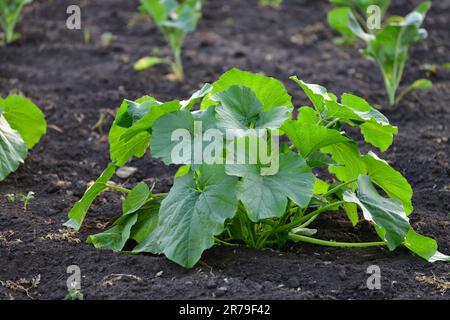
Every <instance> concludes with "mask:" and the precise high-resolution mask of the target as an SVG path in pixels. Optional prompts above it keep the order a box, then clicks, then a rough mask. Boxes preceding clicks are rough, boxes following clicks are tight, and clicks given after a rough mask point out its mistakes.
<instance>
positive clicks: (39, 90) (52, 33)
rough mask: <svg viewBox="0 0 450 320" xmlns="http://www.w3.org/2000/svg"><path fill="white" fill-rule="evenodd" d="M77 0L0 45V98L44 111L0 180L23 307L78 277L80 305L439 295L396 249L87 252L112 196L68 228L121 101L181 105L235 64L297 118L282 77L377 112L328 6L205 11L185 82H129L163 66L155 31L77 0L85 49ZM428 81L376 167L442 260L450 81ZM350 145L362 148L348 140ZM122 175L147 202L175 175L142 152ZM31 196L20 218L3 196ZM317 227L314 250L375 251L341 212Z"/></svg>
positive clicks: (393, 115) (188, 52)
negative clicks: (73, 21)
mask: <svg viewBox="0 0 450 320" xmlns="http://www.w3.org/2000/svg"><path fill="white" fill-rule="evenodd" d="M77 2H78V1H73V0H61V1H44V0H38V1H35V2H33V4H32V5H30V6H28V7H27V8H26V9H25V10H24V20H23V22H22V23H20V25H19V28H18V31H19V32H21V34H22V38H21V40H20V41H19V42H17V43H14V44H12V45H10V46H8V47H3V48H0V95H1V96H6V95H7V94H8V93H10V92H23V93H24V94H25V95H26V96H27V97H29V98H31V99H32V100H33V101H34V102H35V103H36V104H38V105H39V106H41V107H42V108H43V111H44V113H45V114H46V117H47V121H48V123H49V124H50V125H51V126H50V128H49V130H48V133H47V135H46V136H45V137H44V138H43V139H42V141H41V142H40V143H39V145H38V146H37V147H36V148H35V149H34V150H32V151H31V154H30V156H29V158H28V159H27V160H26V163H25V164H24V165H22V166H21V168H20V169H19V170H18V171H17V172H16V173H14V174H12V175H11V176H10V177H9V178H8V179H7V180H5V181H3V182H2V183H1V184H0V198H1V199H0V208H1V211H0V232H1V234H0V235H1V237H0V257H1V258H0V280H2V281H6V280H13V281H16V280H18V279H20V278H27V279H31V278H32V277H33V276H36V275H38V274H40V275H41V281H40V284H39V285H38V286H37V288H34V289H32V290H30V293H31V296H32V297H33V298H37V299H63V298H64V296H65V294H66V292H67V288H66V279H67V276H68V274H67V273H66V268H67V266H69V265H79V266H80V268H81V274H82V283H81V285H82V292H83V293H84V295H85V298H86V299H120V298H122V299H133V298H142V299H205V298H234V299H312V298H314V299H401V298H406V299H427V298H436V299H448V298H449V297H450V293H449V292H447V293H445V292H444V291H442V290H439V287H438V285H437V284H436V283H435V284H433V283H434V282H433V281H429V282H430V283H424V281H419V280H420V279H423V278H420V277H421V276H433V275H435V276H436V277H437V278H442V279H447V281H448V278H449V276H450V269H449V267H448V264H447V265H446V264H444V263H435V264H429V263H427V262H425V261H423V260H421V259H420V258H416V257H413V256H412V255H411V254H409V253H408V252H407V250H405V249H401V248H400V249H398V250H396V251H395V252H388V251H387V250H385V249H380V248H368V249H336V248H324V247H319V246H313V245H308V244H294V243H292V244H289V245H288V246H287V247H286V248H285V249H284V250H283V251H282V252H276V251H273V250H270V249H266V250H255V249H249V248H244V247H237V248H235V247H233V248H231V247H221V246H218V247H214V248H212V249H210V250H208V251H207V252H206V253H205V254H204V256H203V258H202V260H201V262H200V263H199V264H198V265H197V266H196V267H195V268H193V269H192V270H184V269H182V268H181V267H179V266H177V265H175V264H174V263H172V262H170V261H168V260H167V259H166V258H164V257H162V256H153V255H135V256H133V255H126V254H120V253H113V252H110V251H106V250H96V249H94V248H93V247H91V246H89V245H87V244H85V243H84V241H85V239H86V237H87V236H88V235H89V234H92V233H96V232H99V231H100V229H101V228H102V227H104V226H105V224H107V223H111V222H112V221H113V219H114V218H115V217H117V215H118V214H119V212H120V195H118V194H115V193H111V192H107V193H105V194H104V195H102V196H101V197H100V198H99V199H98V200H96V202H95V203H94V205H93V207H92V209H91V211H90V212H89V215H88V217H87V219H86V222H85V226H84V227H83V228H82V229H81V232H80V233H79V234H71V233H67V232H66V231H65V230H63V228H62V223H63V222H64V221H65V220H66V217H67V212H68V210H69V209H70V208H71V206H72V205H73V204H74V202H75V201H77V200H78V199H79V198H80V197H81V195H82V194H83V192H84V190H85V188H86V185H87V183H88V182H89V181H92V180H94V179H95V178H96V177H97V176H98V175H99V173H100V172H101V171H102V169H103V168H104V167H105V165H106V164H107V162H108V143H107V140H106V134H107V131H108V128H109V126H110V124H111V122H112V119H113V114H114V112H115V110H116V108H118V106H119V105H120V103H121V100H122V99H123V98H129V99H135V98H138V97H140V96H142V95H144V94H149V95H154V96H155V97H156V98H158V99H159V100H162V101H164V100H169V99H176V98H185V97H188V96H189V95H190V93H192V92H193V91H195V90H196V89H198V88H199V87H200V86H201V85H202V84H203V83H204V82H212V81H214V80H215V79H216V78H217V77H218V76H219V75H220V74H221V73H222V72H224V71H226V70H228V69H229V68H231V67H238V68H241V69H245V70H249V71H254V72H259V71H262V72H264V73H266V74H268V75H271V76H275V77H277V78H279V79H281V80H282V81H283V82H284V84H285V85H286V86H287V88H288V91H289V92H290V93H291V95H293V97H294V103H295V105H296V106H300V105H302V104H306V103H307V100H306V99H305V96H304V95H303V94H302V93H301V92H300V90H299V88H298V87H296V85H295V84H294V83H292V82H290V81H289V80H288V76H290V75H292V74H296V75H298V76H299V77H300V78H301V79H304V80H305V81H307V82H311V83H318V84H321V85H323V86H325V87H327V88H328V89H329V90H330V91H332V92H334V93H336V94H341V93H344V92H352V93H355V94H357V95H360V96H362V97H364V98H366V99H367V100H368V101H369V102H371V103H374V104H378V105H383V104H385V91H384V87H383V83H382V80H381V75H380V73H379V71H378V70H377V67H376V66H375V65H374V64H373V63H371V62H369V61H367V60H366V59H364V58H363V57H361V56H360V54H359V53H358V51H357V49H356V48H354V47H339V46H336V45H335V44H333V42H332V39H333V37H334V36H335V35H334V34H333V32H332V31H331V30H330V29H329V27H328V26H327V25H326V12H327V10H328V9H329V7H330V5H329V4H328V1H325V0H321V1H313V0H301V1H300V0H285V1H284V3H283V5H282V8H281V9H280V10H279V11H278V10H273V9H264V8H258V7H257V6H256V3H257V2H256V1H255V0H253V1H239V0H232V1H227V0H214V1H207V4H206V6H205V8H204V17H203V19H202V20H201V22H200V24H199V26H198V30H197V32H195V33H194V34H190V35H189V36H188V38H187V41H186V43H185V46H184V53H183V54H184V63H185V67H186V70H185V71H186V72H185V73H186V80H185V81H184V82H183V83H177V82H172V81H170V80H168V79H167V78H165V77H164V75H165V74H167V72H168V70H167V69H166V68H165V67H164V66H158V67H156V68H154V69H152V70H148V71H146V72H142V73H137V72H135V71H133V68H132V66H133V63H134V62H135V61H136V60H137V59H138V58H140V57H142V56H144V55H147V54H148V52H149V51H150V50H151V49H152V48H155V47H159V48H162V51H163V53H164V54H169V52H168V51H167V47H166V46H165V42H164V40H163V38H162V36H161V34H160V33H159V32H158V30H157V28H156V27H155V26H153V25H152V24H151V23H150V22H149V21H147V20H146V19H143V18H142V17H140V16H139V14H137V6H138V1H137V0H134V1H121V0H84V1H79V2H78V4H79V5H80V6H81V11H82V24H83V28H88V29H89V32H90V34H91V41H90V42H89V43H88V44H85V43H84V42H83V31H72V30H68V29H66V28H65V19H66V17H67V16H66V8H67V6H69V5H70V4H77ZM412 2H414V4H417V3H418V1H412ZM412 8H413V5H412V4H411V3H410V1H400V0H399V1H393V5H392V6H391V8H390V10H389V12H390V13H391V14H393V13H396V14H405V13H407V12H408V10H410V9H412ZM448 10H449V6H448V4H446V2H445V1H435V2H434V4H433V8H432V9H431V11H430V13H429V15H428V17H427V19H426V21H425V28H426V29H428V31H429V38H428V39H427V41H426V42H424V43H422V44H419V45H417V46H414V47H413V48H412V50H411V59H410V60H409V62H408V68H407V70H406V74H405V76H404V82H403V83H411V82H413V81H414V80H415V79H417V78H420V77H425V76H426V73H425V71H421V70H420V68H419V67H420V65H422V64H424V63H436V64H442V63H445V62H448V60H446V59H448V52H449V51H450V34H449V32H448V20H449V18H450V17H449V15H448V12H449V11H448ZM104 32H111V33H113V34H114V35H115V36H116V37H117V38H116V39H115V40H114V41H113V42H112V43H111V44H110V45H109V46H108V47H102V46H101V44H100V37H101V34H102V33H104ZM430 79H431V80H432V81H433V82H434V87H433V89H431V90H429V91H426V92H425V91H424V92H415V93H413V94H411V95H409V96H407V97H406V98H405V99H404V100H403V102H402V103H401V105H400V106H399V108H398V110H396V111H395V112H394V111H388V112H385V113H386V115H387V116H388V117H389V118H390V119H391V121H392V123H394V124H395V125H397V126H398V127H399V134H398V135H397V136H396V138H395V141H394V144H393V146H392V147H391V149H390V150H389V151H388V152H387V153H386V154H383V155H382V156H383V157H385V159H387V160H388V161H389V162H390V163H391V164H392V165H393V166H394V167H395V168H396V169H399V170H400V171H401V172H402V173H403V174H404V175H405V176H406V177H407V179H408V180H409V181H410V183H411V184H412V186H413V188H414V190H415V193H414V199H413V200H414V206H415V211H414V213H413V215H412V216H411V218H412V224H413V226H414V227H415V229H416V230H418V231H419V232H420V233H423V234H425V235H428V236H432V237H434V238H435V239H436V240H437V241H438V243H439V245H440V250H441V251H442V252H444V253H447V254H448V253H450V233H449V228H450V227H449V224H450V216H449V214H448V213H449V211H450V179H449V175H450V168H449V162H448V156H449V154H450V145H449V141H448V137H449V136H450V126H449V123H450V70H448V69H444V68H438V71H437V73H436V74H435V75H432V76H431V77H430ZM101 113H103V114H104V115H105V119H106V121H105V123H103V125H102V126H101V128H100V129H101V130H93V129H92V127H93V126H94V125H95V123H96V122H97V120H98V119H99V117H100V114H101ZM352 134H353V135H354V136H355V137H357V139H358V142H360V143H361V144H363V143H362V139H361V138H360V137H359V133H358V132H352ZM363 150H364V151H367V150H368V149H367V148H365V147H363ZM130 165H132V166H136V167H138V168H139V171H138V172H137V173H136V174H135V175H134V176H133V177H132V178H130V179H128V180H127V181H125V180H121V181H120V182H121V183H124V184H125V185H126V186H132V185H133V184H135V183H137V182H138V181H140V180H142V179H146V182H148V183H153V182H155V183H156V189H157V191H167V190H169V188H170V186H171V184H172V179H171V176H172V174H173V173H174V172H175V170H176V168H174V167H165V166H164V165H163V164H162V163H161V162H160V161H158V160H155V159H152V158H150V156H146V157H144V158H143V159H138V160H133V161H132V162H131V164H130ZM117 181H119V180H117ZM27 191H34V192H36V199H33V200H32V202H31V204H30V205H29V208H28V210H27V211H24V210H23V209H22V206H21V204H20V203H8V202H7V201H6V198H5V197H4V196H3V195H5V194H7V193H20V192H27ZM317 228H318V229H319V230H320V231H319V234H318V237H321V238H324V239H333V238H334V239H336V240H342V241H367V240H374V239H376V237H375V235H374V232H373V230H372V228H371V227H370V226H369V225H368V224H365V223H362V224H360V225H358V226H357V227H356V228H353V227H352V226H351V225H350V223H349V222H348V221H347V220H346V218H345V216H344V214H342V213H340V214H339V213H338V214H336V213H334V214H324V215H323V217H320V219H318V220H317ZM60 230H61V231H60ZM17 239H19V240H20V241H16V240H17ZM79 240H81V242H79ZM369 265H378V266H379V267H380V268H381V276H382V278H381V279H382V280H381V284H382V287H381V290H368V289H367V286H366V280H367V278H368V276H369V275H368V274H367V273H366V270H367V267H368V266H369ZM160 271H163V272H162V273H161V272H160ZM114 274H128V276H127V275H125V276H114ZM129 275H133V276H134V277H132V276H129ZM108 280H109V281H108ZM8 298H15V299H28V297H27V295H25V294H24V293H23V292H20V290H19V291H17V290H16V291H15V290H11V289H10V288H7V286H0V299H8Z"/></svg>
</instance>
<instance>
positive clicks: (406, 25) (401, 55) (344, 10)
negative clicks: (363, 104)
mask: <svg viewBox="0 0 450 320" xmlns="http://www.w3.org/2000/svg"><path fill="white" fill-rule="evenodd" d="M332 2H333V3H335V4H337V5H339V6H340V7H338V8H335V9H333V10H331V11H330V12H329V13H328V22H329V24H330V26H331V27H332V28H333V29H335V30H336V31H338V32H340V33H341V34H342V35H343V37H344V38H345V39H347V42H351V41H352V40H354V39H355V38H359V39H361V40H362V41H364V42H365V43H366V45H367V46H366V48H365V49H364V50H362V53H363V55H364V56H365V57H367V58H368V59H370V60H372V61H374V62H376V63H377V64H378V66H379V67H380V70H381V72H382V74H383V79H384V83H385V86H386V91H387V94H388V98H389V103H390V105H391V106H393V105H395V104H398V102H399V101H400V99H401V98H402V97H403V96H404V95H405V94H406V93H408V92H410V91H411V90H414V89H429V88H430V87H431V85H432V84H431V82H430V81H429V80H425V79H420V80H417V81H416V82H415V83H413V84H412V85H411V86H409V87H408V88H407V89H405V90H404V91H403V92H402V93H401V94H399V95H398V96H397V89H398V87H399V85H400V82H401V79H402V76H403V71H404V68H405V65H406V62H407V60H408V52H409V47H410V46H411V45H413V44H416V43H418V42H421V41H423V40H425V39H426V37H427V32H426V30H425V29H423V28H421V25H422V23H423V20H424V19H425V15H426V13H427V11H428V9H429V8H430V7H431V2H430V1H425V2H423V3H422V4H420V5H419V6H418V7H417V8H416V9H415V10H413V11H412V12H411V13H409V14H408V15H407V16H405V17H404V18H402V17H395V19H394V17H390V18H389V19H387V21H386V22H385V24H384V25H383V26H382V27H380V29H379V30H370V29H368V28H367V27H366V20H365V18H364V17H361V15H359V13H358V10H357V8H356V7H358V8H359V9H360V10H363V8H364V6H366V5H367V4H368V3H369V1H362V4H361V5H362V6H359V5H358V6H356V5H353V4H355V3H356V2H354V1H340V0H337V1H332ZM381 2H383V3H381V5H380V4H379V5H380V7H381V8H382V11H383V12H384V10H385V9H386V8H387V5H388V2H387V1H381ZM374 4H376V3H374Z"/></svg>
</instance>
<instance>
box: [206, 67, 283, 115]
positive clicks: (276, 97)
mask: <svg viewBox="0 0 450 320" xmlns="http://www.w3.org/2000/svg"><path fill="white" fill-rule="evenodd" d="M233 85H241V86H245V87H247V88H250V89H251V90H252V91H253V92H254V93H255V94H256V97H257V98H258V100H259V101H260V102H261V104H262V106H263V108H262V111H267V110H269V109H272V108H274V107H292V102H291V99H292V98H291V96H290V95H289V94H288V93H287V91H286V89H285V88H284V86H283V84H282V83H281V82H280V81H278V80H277V79H275V78H271V77H266V76H263V75H259V74H255V73H251V72H246V71H241V70H239V69H236V68H233V69H231V70H229V71H227V72H225V73H224V74H222V75H221V76H220V78H219V80H217V81H216V82H214V83H213V84H212V86H213V89H212V91H211V92H210V93H209V94H208V95H207V96H206V97H205V98H204V99H203V101H202V104H201V107H202V109H204V108H207V107H209V106H212V105H215V104H216V102H215V101H213V100H212V99H211V97H212V96H213V95H215V94H216V93H218V92H221V91H224V90H227V89H228V88H229V87H231V86H233Z"/></svg>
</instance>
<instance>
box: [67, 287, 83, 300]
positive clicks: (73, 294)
mask: <svg viewBox="0 0 450 320" xmlns="http://www.w3.org/2000/svg"><path fill="white" fill-rule="evenodd" d="M64 300H84V294H83V293H82V292H81V291H80V290H78V289H77V288H75V287H71V288H68V289H67V294H66V297H65V298H64Z"/></svg>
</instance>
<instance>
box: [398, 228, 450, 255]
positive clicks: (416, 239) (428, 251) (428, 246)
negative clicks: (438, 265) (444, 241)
mask: <svg viewBox="0 0 450 320" xmlns="http://www.w3.org/2000/svg"><path fill="white" fill-rule="evenodd" d="M404 245H405V247H407V248H408V249H409V250H411V251H412V252H414V253H415V254H416V255H418V256H419V257H421V258H423V259H425V260H427V261H429V262H436V261H447V262H450V257H449V256H447V255H445V254H442V253H440V252H439V251H438V245H437V242H436V241H435V240H434V239H431V238H428V237H425V236H423V235H420V234H418V233H417V232H415V231H414V230H413V229H412V228H411V229H409V231H408V234H407V235H406V239H405V243H404Z"/></svg>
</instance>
